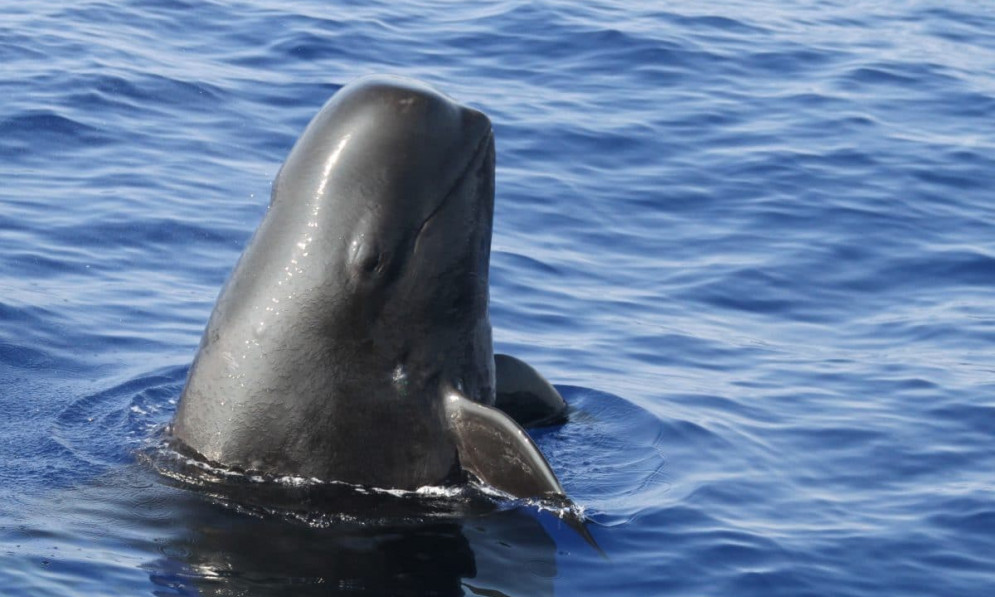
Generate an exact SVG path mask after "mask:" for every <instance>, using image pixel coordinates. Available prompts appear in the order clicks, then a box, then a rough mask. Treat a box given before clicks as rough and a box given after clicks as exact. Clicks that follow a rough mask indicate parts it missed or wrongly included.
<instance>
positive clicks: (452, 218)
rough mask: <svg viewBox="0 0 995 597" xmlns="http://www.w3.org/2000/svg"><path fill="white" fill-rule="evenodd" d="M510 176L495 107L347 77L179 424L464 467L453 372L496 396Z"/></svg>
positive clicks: (314, 451) (404, 469)
mask: <svg viewBox="0 0 995 597" xmlns="http://www.w3.org/2000/svg"><path fill="white" fill-rule="evenodd" d="M493 193H494V144H493V136H492V133H491V127H490V122H489V121H488V119H487V117H486V116H484V115H483V114H482V113H480V112H478V111H475V110H472V109H469V108H466V107H463V106H460V105H458V104H456V103H455V102H453V101H451V100H450V99H448V98H446V97H444V96H442V95H441V94H439V93H437V92H435V91H433V90H431V89H429V88H427V87H425V86H422V85H420V84H418V83H416V82H412V81H408V80H403V79H394V78H383V77H379V78H367V79H362V80H360V81H358V82H356V83H353V84H351V85H349V86H347V87H345V88H343V89H342V90H341V91H339V93H337V94H336V95H335V96H334V97H333V98H332V100H331V101H329V103H328V104H326V105H325V107H324V108H322V110H321V112H319V114H318V115H317V116H316V117H315V118H314V120H312V122H311V124H310V125H309V126H308V128H307V130H306V131H305V132H304V134H303V135H302V136H301V138H300V139H299V140H298V142H297V144H296V145H295V146H294V148H293V150H292V151H291V153H290V156H289V157H288V158H287V161H286V162H285V163H284V165H283V167H282V169H281V170H280V173H279V174H278V175H277V178H276V181H275V184H274V186H273V198H272V202H271V205H270V209H269V211H268V212H267V214H266V216H265V218H264V220H263V222H262V223H261V225H260V227H259V229H258V230H257V231H256V233H255V235H254V236H253V238H252V240H251V241H250V243H249V245H248V246H247V248H246V249H245V252H244V253H243V255H242V257H241V259H240V260H239V262H238V265H237V266H236V268H235V270H234V271H233V273H232V274H231V276H230V278H229V280H228V282H227V284H226V285H225V287H224V289H223V290H222V292H221V295H220V297H219V299H218V302H217V305H216V306H215V309H214V312H213V314H212V315H211V319H210V321H209V323H208V327H207V330H206V331H205V334H204V337H203V340H202V341H201V345H200V348H199V351H198V355H197V357H196V359H195V361H194V364H193V366H192V368H191V371H190V375H189V378H188V381H187V385H186V387H185V388H184V391H183V395H182V396H181V399H180V404H179V408H178V411H177V413H176V417H175V419H174V422H173V425H172V433H173V435H174V437H175V438H177V439H178V440H180V441H181V442H182V443H183V444H185V445H186V447H188V448H191V449H193V450H194V451H196V452H197V453H199V454H200V455H202V456H203V457H205V458H207V459H209V460H211V461H215V462H219V463H223V464H225V465H228V466H233V467H237V468H242V469H250V470H261V471H267V472H275V473H279V474H292V475H300V476H305V477H317V478H321V479H335V480H340V481H346V482H351V483H358V484H364V485H376V486H381V487H398V488H415V487H419V486H422V485H426V484H433V483H439V482H441V481H443V480H444V479H446V478H447V476H449V475H450V474H451V473H452V472H453V471H454V470H456V469H457V468H458V458H457V452H456V445H455V442H454V440H453V438H452V436H451V434H450V433H449V432H448V426H447V425H448V424H447V420H446V414H445V408H444V404H443V400H442V396H443V393H444V390H445V388H447V387H450V386H451V387H452V388H456V389H459V390H461V391H462V392H463V393H464V394H465V395H466V396H469V397H470V398H472V399H473V400H475V401H478V402H480V403H483V404H492V403H493V402H494V385H495V383H494V360H493V354H492V344H491V329H490V323H489V320H488V317H487V300H488V290H487V283H488V261H489V257H490V239H491V225H492V217H493V196H494V195H493ZM540 458H541V457H540Z"/></svg>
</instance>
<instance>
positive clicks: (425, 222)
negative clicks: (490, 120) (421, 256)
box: [415, 127, 494, 249]
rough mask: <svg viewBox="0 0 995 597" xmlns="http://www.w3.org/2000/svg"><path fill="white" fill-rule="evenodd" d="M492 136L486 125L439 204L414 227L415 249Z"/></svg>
mask: <svg viewBox="0 0 995 597" xmlns="http://www.w3.org/2000/svg"><path fill="white" fill-rule="evenodd" d="M493 138H494V131H493V129H491V128H490V127H487V132H486V133H485V134H484V135H483V136H482V137H481V138H480V141H478V142H477V146H476V147H475V148H474V150H473V157H471V158H470V159H469V161H467V163H466V167H465V168H464V169H463V171H462V172H460V175H459V176H457V177H456V180H455V181H454V182H453V184H452V186H451V187H450V189H449V190H448V191H446V194H445V195H443V196H442V201H439V204H438V205H436V206H435V208H434V209H432V211H431V212H430V213H429V214H428V216H426V217H425V219H424V220H422V222H421V224H419V225H418V227H417V228H416V229H415V247H416V249H417V242H418V239H419V238H421V234H422V232H423V231H424V230H425V228H426V227H427V226H428V224H429V222H431V221H432V220H433V219H434V218H435V216H437V215H439V212H441V211H442V210H443V209H444V208H445V207H446V205H448V204H449V202H450V201H451V200H452V198H453V196H454V195H455V194H456V189H458V188H460V186H461V185H462V184H463V181H464V180H466V178H467V177H468V176H470V173H471V172H473V171H474V170H475V168H476V166H478V165H479V162H480V158H481V156H482V155H483V154H484V152H486V151H487V146H488V144H489V143H490V141H491V140H492V139H493Z"/></svg>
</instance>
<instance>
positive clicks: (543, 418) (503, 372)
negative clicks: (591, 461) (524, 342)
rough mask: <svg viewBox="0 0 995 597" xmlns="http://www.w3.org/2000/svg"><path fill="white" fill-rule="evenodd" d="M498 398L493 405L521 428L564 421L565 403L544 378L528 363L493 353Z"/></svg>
mask: <svg viewBox="0 0 995 597" xmlns="http://www.w3.org/2000/svg"><path fill="white" fill-rule="evenodd" d="M494 373H495V377H496V378H497V388H496V394H497V400H496V401H495V403H494V406H496V407H497V408H499V409H501V410H502V411H504V412H506V413H508V416H510V417H511V418H512V419H515V421H516V422H517V423H518V424H519V425H522V426H523V427H541V426H543V425H558V424H560V423H564V422H566V420H567V403H566V402H564V400H563V397H562V396H560V393H559V392H557V391H556V388H554V387H553V386H552V384H550V383H549V382H548V381H546V378H544V377H543V376H542V375H541V374H540V373H539V372H538V371H536V370H535V369H533V368H532V367H531V366H529V364H528V363H526V362H524V361H521V360H519V359H516V358H515V357H511V356H508V355H506V354H495V355H494Z"/></svg>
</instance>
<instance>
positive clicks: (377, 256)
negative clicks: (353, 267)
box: [359, 251, 383, 274]
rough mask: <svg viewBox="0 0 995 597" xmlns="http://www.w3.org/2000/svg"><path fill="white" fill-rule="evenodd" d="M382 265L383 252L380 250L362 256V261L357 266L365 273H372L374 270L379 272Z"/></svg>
mask: <svg viewBox="0 0 995 597" xmlns="http://www.w3.org/2000/svg"><path fill="white" fill-rule="evenodd" d="M382 265H383V253H381V252H380V251H374V252H370V254H368V255H365V256H364V257H363V261H362V262H361V263H360V264H359V267H360V269H362V270H363V271H364V272H365V273H367V274H372V273H374V272H379V271H380V270H381V269H382Z"/></svg>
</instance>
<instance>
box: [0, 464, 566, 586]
mask: <svg viewBox="0 0 995 597" xmlns="http://www.w3.org/2000/svg"><path fill="white" fill-rule="evenodd" d="M382 503H383V504H389V502H387V501H384V502H382ZM464 503H465V502H464ZM355 506H356V504H353V505H352V506H350V507H355ZM402 508H410V504H408V505H405V506H402ZM24 511H25V512H28V513H29V514H28V515H27V516H26V517H25V519H24V520H22V521H21V522H23V523H24V524H21V525H19V526H17V527H10V529H9V531H8V530H6V529H5V530H4V531H3V535H6V536H4V537H2V539H0V540H2V542H4V543H6V544H8V545H14V544H16V545H17V546H18V549H17V552H16V553H15V554H14V555H15V556H26V559H27V560H31V559H32V556H37V555H38V554H41V553H44V552H52V553H53V554H54V555H55V557H54V558H52V560H50V563H49V564H46V566H49V567H50V566H52V565H53V564H52V563H51V562H54V563H55V565H56V567H58V566H69V567H71V566H72V559H71V558H68V559H67V558H66V556H67V555H69V554H72V553H74V552H78V551H80V548H81V547H82V548H84V549H85V550H86V552H87V553H88V554H89V555H88V556H87V559H88V560H92V559H93V557H94V556H93V554H100V558H101V559H102V560H103V562H100V563H97V564H96V566H97V567H98V568H99V567H100V566H101V565H104V566H106V567H107V568H108V569H109V570H118V569H117V566H116V565H117V564H118V563H120V562H121V561H123V560H130V561H132V562H133V563H134V564H136V565H134V566H132V567H131V569H132V570H134V571H135V572H137V573H141V574H143V575H144V576H145V579H146V581H145V582H146V583H148V582H149V581H150V582H151V584H152V587H151V588H152V592H153V594H155V595H203V596H221V595H226V596H229V595H254V596H255V595H262V596H269V595H290V594H292V595H334V594H340V593H350V594H352V593H358V594H371V595H463V594H476V595H492V596H500V595H552V594H553V578H554V577H555V576H556V563H555V554H556V544H555V542H554V541H553V539H552V538H551V537H550V536H549V535H548V534H547V533H546V531H545V530H544V529H543V527H542V525H540V523H539V521H538V520H536V518H535V517H534V516H533V514H534V512H531V511H527V510H522V509H514V510H494V509H493V508H492V509H491V511H490V512H483V511H481V510H479V509H477V510H476V511H473V512H471V511H464V512H463V514H462V515H455V514H450V515H445V516H443V515H433V516H427V517H422V518H420V519H419V518H417V517H410V516H401V517H399V518H398V517H391V516H390V515H391V514H394V513H396V511H395V512H391V507H390V506H389V505H387V506H386V507H385V508H380V509H378V510H376V511H374V512H372V513H371V514H372V515H371V516H369V517H360V516H352V515H343V516H336V517H332V516H325V517H324V518H322V519H321V520H320V521H319V520H318V519H317V518H315V519H312V520H311V523H310V524H309V523H308V522H305V521H302V520H299V519H295V518H293V517H288V516H284V515H277V514H265V513H263V512H262V511H261V509H260V508H259V507H256V506H250V507H243V506H237V505H232V504H225V503H220V501H219V500H218V499H216V498H212V497H210V495H209V494H208V493H205V492H194V491H189V490H187V489H181V488H177V487H171V486H169V485H165V484H163V483H162V482H161V478H160V477H158V476H157V475H156V474H155V473H154V472H152V471H149V470H146V469H145V468H143V467H140V466H131V467H127V468H126V469H124V470H121V471H118V472H117V473H114V474H111V475H108V476H105V477H103V478H101V479H100V480H99V482H97V483H94V484H93V485H90V486H86V487H82V488H77V489H71V490H68V491H66V492H60V493H59V494H57V495H50V496H48V497H46V498H40V499H39V500H38V501H37V502H35V503H33V504H31V505H30V507H28V508H25V510H24ZM108 528H113V529H115V532H114V533H112V534H110V536H109V534H108V533H106V530H107V529H108ZM87 565H88V566H94V565H95V564H94V562H92V561H89V562H87ZM118 571H119V570H118ZM132 580H133V582H136V581H138V579H132ZM136 584H137V582H136ZM114 586H121V581H120V579H118V580H115V585H114ZM51 588H52V589H53V590H54V591H53V594H73V593H72V590H76V588H73V587H69V586H65V585H64V586H53V587H51ZM107 588H108V587H104V589H107ZM149 588H150V587H149V585H148V584H146V585H145V589H143V592H148V590H149ZM65 591H68V592H65ZM97 591H98V592H99V589H97ZM62 592H65V593H62Z"/></svg>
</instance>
